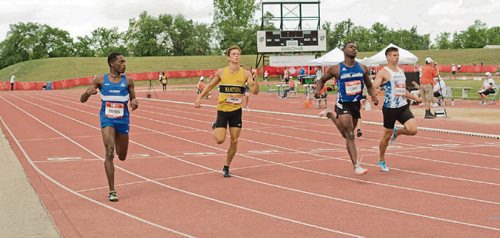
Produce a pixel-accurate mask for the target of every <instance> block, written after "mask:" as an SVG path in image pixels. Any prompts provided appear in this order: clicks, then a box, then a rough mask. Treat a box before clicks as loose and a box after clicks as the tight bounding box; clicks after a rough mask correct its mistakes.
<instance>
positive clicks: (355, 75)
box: [314, 42, 377, 175]
mask: <svg viewBox="0 0 500 238" xmlns="http://www.w3.org/2000/svg"><path fill="white" fill-rule="evenodd" d="M343 51H344V62H342V63H340V64H339V65H335V66H333V67H329V68H328V70H327V71H326V72H325V74H324V75H323V76H322V77H321V79H320V80H319V81H318V83H317V85H316V93H315V95H314V96H315V97H316V98H319V96H320V89H322V88H323V86H324V85H325V83H326V81H328V80H329V79H331V78H335V79H337V86H338V89H339V93H338V96H337V102H336V103H335V112H336V116H335V115H334V114H333V113H332V112H331V111H330V109H329V108H327V109H326V110H325V111H323V112H321V113H320V116H326V117H328V118H330V119H331V120H332V122H333V123H334V124H335V126H337V128H338V130H339V131H340V133H341V134H342V137H344V138H345V139H346V146H347V152H348V153H349V157H350V158H351V162H352V164H353V166H354V172H355V173H356V174H358V175H362V174H365V173H366V172H368V170H367V169H364V168H362V167H361V164H360V162H359V161H358V155H357V150H356V144H355V143H354V138H355V136H354V128H355V127H356V124H357V122H358V120H359V119H360V118H361V114H360V107H361V106H360V101H361V99H362V98H363V88H364V87H365V85H366V87H367V90H368V93H369V94H370V95H372V96H375V90H374V88H373V87H372V81H371V80H370V78H369V75H368V74H369V71H368V68H367V67H366V66H365V65H362V64H360V63H358V62H356V61H355V58H356V55H357V53H358V51H357V47H356V44H355V43H354V42H347V43H346V44H345V45H344V48H343ZM373 102H374V103H375V104H377V101H376V97H375V99H374V101H373Z"/></svg>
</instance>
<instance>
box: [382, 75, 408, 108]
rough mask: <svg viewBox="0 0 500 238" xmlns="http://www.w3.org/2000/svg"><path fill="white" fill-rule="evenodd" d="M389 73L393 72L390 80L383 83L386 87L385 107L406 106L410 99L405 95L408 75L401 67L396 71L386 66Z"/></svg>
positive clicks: (383, 86) (384, 87)
mask: <svg viewBox="0 0 500 238" xmlns="http://www.w3.org/2000/svg"><path fill="white" fill-rule="evenodd" d="M384 69H385V70H387V72H389V74H391V78H390V80H389V81H388V82H387V83H385V84H383V85H382V88H383V89H384V95H385V96H384V107H385V108H400V107H402V106H406V104H408V101H407V99H406V97H405V93H406V76H405V73H404V72H403V70H401V69H400V68H397V69H398V72H394V71H392V70H391V69H389V68H388V67H384Z"/></svg>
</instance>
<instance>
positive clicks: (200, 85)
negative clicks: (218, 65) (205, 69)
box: [196, 76, 210, 99]
mask: <svg viewBox="0 0 500 238" xmlns="http://www.w3.org/2000/svg"><path fill="white" fill-rule="evenodd" d="M203 80H205V77H203V76H201V77H200V80H198V85H196V89H197V92H196V93H197V94H200V93H201V92H203V89H205V84H203ZM208 98H210V93H209V94H207V95H206V96H205V99H208Z"/></svg>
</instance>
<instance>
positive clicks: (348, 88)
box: [344, 80, 361, 95]
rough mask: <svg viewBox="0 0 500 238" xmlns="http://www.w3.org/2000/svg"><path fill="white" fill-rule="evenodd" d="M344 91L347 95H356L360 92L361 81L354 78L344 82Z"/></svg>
mask: <svg viewBox="0 0 500 238" xmlns="http://www.w3.org/2000/svg"><path fill="white" fill-rule="evenodd" d="M344 85H345V93H346V94H347V95H356V94H360V93H361V81H359V80H354V81H349V82H345V84H344Z"/></svg>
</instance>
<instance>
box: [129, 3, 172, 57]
mask: <svg viewBox="0 0 500 238" xmlns="http://www.w3.org/2000/svg"><path fill="white" fill-rule="evenodd" d="M172 21H173V17H172V16H170V15H160V17H158V18H156V17H153V16H151V15H149V14H148V13H147V12H142V13H141V14H140V15H139V17H138V18H137V19H130V20H129V28H128V30H127V33H126V34H125V40H126V41H127V44H128V47H129V49H130V51H131V52H133V54H134V55H135V56H159V55H169V54H170V48H171V43H170V42H171V40H170V36H169V34H168V29H170V28H171V27H172Z"/></svg>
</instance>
